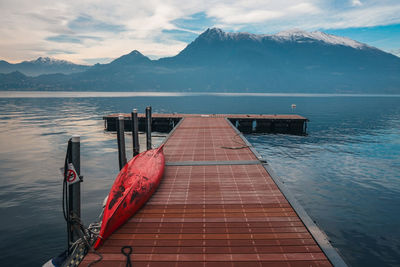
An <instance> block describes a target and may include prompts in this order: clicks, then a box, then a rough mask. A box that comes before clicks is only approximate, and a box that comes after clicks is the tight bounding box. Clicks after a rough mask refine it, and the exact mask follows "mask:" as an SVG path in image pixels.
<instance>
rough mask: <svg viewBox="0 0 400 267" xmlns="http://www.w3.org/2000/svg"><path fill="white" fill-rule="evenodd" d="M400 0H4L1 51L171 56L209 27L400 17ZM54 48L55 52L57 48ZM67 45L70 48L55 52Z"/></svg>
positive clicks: (9, 55) (78, 56)
mask: <svg viewBox="0 0 400 267" xmlns="http://www.w3.org/2000/svg"><path fill="white" fill-rule="evenodd" d="M399 14H400V2H399V1H398V0H387V1H374V0H363V1H362V2H361V1H360V0H348V1H339V2H337V1H322V0H301V1H299V0H268V1H266V0H247V1H228V0H203V1H201V2H200V1H187V0H168V1H165V0H137V1H131V0H119V1H111V0H105V1H95V0H88V1H78V0H68V1H67V0H60V1H53V0H37V1H30V0H20V1H14V0H2V1H0V25H2V27H1V28H0V36H2V42H0V59H6V60H8V61H12V62H15V61H21V60H26V59H32V58H36V57H38V56H46V55H50V54H51V53H53V55H54V54H56V55H57V57H59V58H62V59H66V60H70V61H73V62H77V63H85V62H86V63H87V59H97V58H115V57H118V56H120V55H122V54H126V53H129V52H130V51H132V50H134V49H137V50H139V51H141V52H142V53H143V54H145V55H150V56H152V57H153V58H157V57H163V56H172V55H175V54H177V53H178V52H179V51H180V50H182V49H183V48H184V47H185V46H186V45H187V43H188V42H190V41H191V40H192V39H194V38H195V37H196V35H197V34H199V33H201V32H202V31H204V30H205V29H206V28H208V27H213V26H220V27H222V28H223V29H224V30H227V31H239V30H240V31H242V30H249V31H252V32H255V33H275V32H278V31H281V30H287V29H289V28H294V27H295V28H301V29H305V30H315V29H331V28H347V27H366V26H368V27H369V26H376V25H387V24H393V23H400V15H399ZM52 51H53V52H52ZM54 51H68V53H65V54H62V53H54Z"/></svg>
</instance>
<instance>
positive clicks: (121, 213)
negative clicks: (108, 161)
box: [94, 146, 165, 249]
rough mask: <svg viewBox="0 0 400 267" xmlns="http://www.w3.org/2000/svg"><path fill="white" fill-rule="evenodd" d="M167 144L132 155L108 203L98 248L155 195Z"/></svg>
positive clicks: (120, 174)
mask: <svg viewBox="0 0 400 267" xmlns="http://www.w3.org/2000/svg"><path fill="white" fill-rule="evenodd" d="M164 166H165V158H164V153H163V147H162V146H161V147H159V148H158V149H151V150H148V151H145V152H143V153H140V154H139V155H137V156H136V157H134V158H132V159H131V160H130V161H129V162H128V163H127V164H126V165H125V166H124V167H123V168H122V170H121V171H120V173H119V174H118V176H117V178H116V179H115V181H114V184H113V186H112V188H111V191H110V193H109V195H108V200H107V203H106V206H105V207H104V213H103V219H102V223H101V229H100V236H99V238H98V239H97V240H96V242H95V245H94V249H98V248H99V247H100V246H101V245H102V243H103V241H104V240H106V239H107V238H108V237H109V236H110V235H111V234H112V233H113V232H114V231H115V230H117V229H118V228H119V227H120V226H121V225H123V224H124V223H125V222H126V221H127V220H128V219H129V218H130V217H132V216H133V215H134V214H135V213H136V212H137V211H138V210H139V209H140V208H141V207H142V206H143V205H144V204H145V203H146V202H147V200H148V199H149V198H150V197H151V195H152V194H153V193H154V191H155V190H156V189H157V187H158V185H159V184H160V181H161V178H162V176H163V173H164Z"/></svg>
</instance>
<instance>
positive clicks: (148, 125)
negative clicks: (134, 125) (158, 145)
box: [146, 107, 151, 150]
mask: <svg viewBox="0 0 400 267" xmlns="http://www.w3.org/2000/svg"><path fill="white" fill-rule="evenodd" d="M146 143H147V150H149V149H151V107H146Z"/></svg>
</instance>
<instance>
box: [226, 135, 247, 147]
mask: <svg viewBox="0 0 400 267" xmlns="http://www.w3.org/2000/svg"><path fill="white" fill-rule="evenodd" d="M239 135H240V133H237V134H235V135H234V136H233V137H232V138H231V140H232V141H233V142H234V143H237V144H239V145H242V146H236V147H230V146H221V148H224V149H243V148H248V147H250V146H248V145H243V143H242V142H239V141H236V140H235V138H236V137H238V136H239Z"/></svg>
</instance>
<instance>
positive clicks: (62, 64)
mask: <svg viewBox="0 0 400 267" xmlns="http://www.w3.org/2000/svg"><path fill="white" fill-rule="evenodd" d="M88 68H89V66H84V65H77V64H74V63H72V62H69V61H66V60H59V59H54V58H49V57H39V58H37V59H35V60H30V61H23V62H21V63H16V64H11V63H8V62H7V61H4V60H3V61H0V73H10V72H13V71H19V72H21V73H23V74H25V75H28V76H37V75H42V74H52V73H63V74H71V73H76V72H81V71H85V70H87V69H88Z"/></svg>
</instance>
